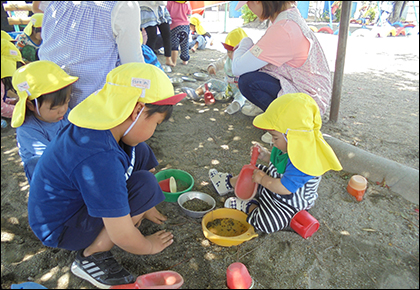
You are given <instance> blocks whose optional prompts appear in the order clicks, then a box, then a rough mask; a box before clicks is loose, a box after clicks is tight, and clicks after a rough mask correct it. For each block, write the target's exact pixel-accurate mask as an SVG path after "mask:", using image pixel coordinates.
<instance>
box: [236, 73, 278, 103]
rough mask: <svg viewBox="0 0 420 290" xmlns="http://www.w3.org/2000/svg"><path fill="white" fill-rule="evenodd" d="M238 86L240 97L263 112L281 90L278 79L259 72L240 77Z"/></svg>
mask: <svg viewBox="0 0 420 290" xmlns="http://www.w3.org/2000/svg"><path fill="white" fill-rule="evenodd" d="M238 86H239V90H240V91H241V93H242V95H244V96H245V98H247V100H248V101H250V102H251V103H253V104H254V105H256V106H258V107H259V108H260V109H261V110H263V111H265V110H267V107H268V105H270V104H271V102H272V101H274V100H275V99H276V98H277V94H278V92H279V91H280V89H281V86H280V81H279V80H278V79H276V78H274V77H272V76H270V75H269V74H266V73H264V72H259V71H254V72H249V73H246V74H243V75H241V76H240V77H239V81H238Z"/></svg>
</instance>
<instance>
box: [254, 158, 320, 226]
mask: <svg viewBox="0 0 420 290" xmlns="http://www.w3.org/2000/svg"><path fill="white" fill-rule="evenodd" d="M258 168H259V169H261V170H263V171H264V172H266V173H267V174H268V175H270V176H271V177H274V178H281V176H282V175H281V174H279V173H278V172H277V169H276V168H275V167H274V166H273V165H272V164H271V163H270V165H269V167H267V166H264V165H261V164H259V165H258ZM321 178H322V177H321V176H317V177H314V178H312V179H311V180H309V181H308V182H307V183H306V184H305V185H304V186H303V187H301V188H299V189H298V190H297V191H296V192H295V193H293V194H292V195H291V196H286V197H284V196H281V195H279V194H276V193H274V192H272V191H270V190H268V189H267V188H265V187H263V186H261V185H259V186H258V191H257V195H256V200H257V201H258V203H259V206H258V207H257V208H255V209H254V210H253V211H252V212H251V213H250V214H249V215H248V218H247V222H248V223H249V224H251V225H252V226H253V227H254V228H255V229H256V230H259V231H262V232H264V233H268V234H270V233H274V232H278V231H281V230H283V229H284V228H286V227H288V226H289V225H290V221H291V220H292V218H293V217H294V215H295V214H296V213H297V212H299V211H301V210H308V209H310V208H311V207H312V206H313V205H314V202H315V200H316V199H317V198H318V193H317V190H318V186H319V183H320V181H321Z"/></svg>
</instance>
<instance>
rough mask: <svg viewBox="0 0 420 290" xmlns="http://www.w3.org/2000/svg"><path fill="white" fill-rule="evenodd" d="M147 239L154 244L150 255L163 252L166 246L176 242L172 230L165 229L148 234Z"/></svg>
mask: <svg viewBox="0 0 420 290" xmlns="http://www.w3.org/2000/svg"><path fill="white" fill-rule="evenodd" d="M145 238H146V239H147V240H149V241H150V243H151V244H152V249H151V252H150V253H149V254H150V255H153V254H157V253H160V252H162V251H163V250H164V249H165V248H166V247H168V246H169V245H171V244H172V243H173V242H174V236H173V235H172V233H171V232H167V231H165V230H161V231H158V232H156V233H154V234H153V235H150V236H146V237H145Z"/></svg>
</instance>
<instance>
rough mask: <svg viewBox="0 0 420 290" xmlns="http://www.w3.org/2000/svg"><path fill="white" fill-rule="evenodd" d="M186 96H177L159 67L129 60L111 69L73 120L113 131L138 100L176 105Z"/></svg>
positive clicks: (76, 110) (84, 125) (71, 116)
mask: <svg viewBox="0 0 420 290" xmlns="http://www.w3.org/2000/svg"><path fill="white" fill-rule="evenodd" d="M186 95H187V94H185V93H182V94H178V95H174V88H173V85H172V83H171V81H170V79H169V78H168V76H167V75H166V74H165V73H164V72H163V71H162V70H161V69H159V68H158V67H156V66H154V65H151V64H147V63H139V62H131V63H126V64H123V65H120V66H118V67H116V68H114V69H113V70H112V71H110V72H109V73H108V75H107V77H106V82H105V85H104V86H103V88H102V89H100V90H98V91H96V92H95V93H93V94H91V95H90V96H88V97H87V98H86V99H84V100H83V101H82V102H81V103H80V104H78V105H77V106H76V107H74V108H73V109H72V110H71V112H70V114H69V121H70V122H71V123H73V124H75V125H76V126H79V127H82V128H89V129H95V130H109V129H111V128H114V127H116V126H118V125H120V124H121V123H122V122H124V121H125V120H126V119H127V118H128V117H129V116H130V114H131V113H132V112H133V109H134V107H135V105H136V103H137V102H143V103H145V104H153V105H175V104H176V103H178V102H179V101H181V100H182V99H183V98H184V97H185V96H186Z"/></svg>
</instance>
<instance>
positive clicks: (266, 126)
mask: <svg viewBox="0 0 420 290" xmlns="http://www.w3.org/2000/svg"><path fill="white" fill-rule="evenodd" d="M252 125H254V127H257V128H258V129H261V130H275V129H274V126H273V124H271V122H269V121H268V119H267V118H266V117H265V113H262V114H260V115H258V116H256V117H255V118H254V121H252Z"/></svg>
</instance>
